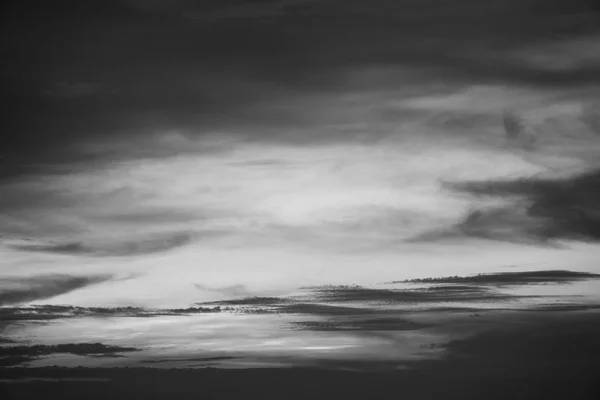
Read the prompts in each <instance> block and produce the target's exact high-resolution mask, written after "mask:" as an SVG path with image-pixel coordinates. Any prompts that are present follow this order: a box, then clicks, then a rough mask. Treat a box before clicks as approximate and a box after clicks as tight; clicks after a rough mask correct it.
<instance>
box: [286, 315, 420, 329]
mask: <svg viewBox="0 0 600 400" xmlns="http://www.w3.org/2000/svg"><path fill="white" fill-rule="evenodd" d="M427 326H428V325H426V324H421V323H417V322H414V321H410V320H406V319H402V318H398V317H391V318H390V317H388V318H381V317H380V318H375V316H374V317H373V318H366V319H357V318H352V319H339V318H330V319H327V320H325V321H299V322H292V323H290V324H289V325H288V328H290V329H301V330H310V331H412V330H419V329H422V328H425V327H427Z"/></svg>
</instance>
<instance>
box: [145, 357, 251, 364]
mask: <svg viewBox="0 0 600 400" xmlns="http://www.w3.org/2000/svg"><path fill="white" fill-rule="evenodd" d="M239 358H241V357H233V356H215V357H198V358H171V359H169V358H161V359H160V360H144V361H142V362H141V363H142V364H164V363H171V362H191V361H194V362H195V361H200V362H204V361H227V360H235V359H239Z"/></svg>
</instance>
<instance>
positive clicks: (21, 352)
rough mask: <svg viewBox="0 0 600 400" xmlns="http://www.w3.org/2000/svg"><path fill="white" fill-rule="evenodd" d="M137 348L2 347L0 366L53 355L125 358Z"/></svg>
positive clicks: (93, 345) (80, 345) (74, 345)
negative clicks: (124, 354) (125, 355)
mask: <svg viewBox="0 0 600 400" xmlns="http://www.w3.org/2000/svg"><path fill="white" fill-rule="evenodd" d="M139 350H140V349H138V348H135V347H122V346H111V345H105V344H102V343H67V344H57V345H43V344H38V345H32V346H0V365H1V366H14V365H19V364H22V363H25V362H29V361H34V360H35V359H37V358H39V357H42V356H47V355H52V354H74V355H79V356H93V357H98V356H102V357H123V356H122V355H121V353H129V352H134V351H139Z"/></svg>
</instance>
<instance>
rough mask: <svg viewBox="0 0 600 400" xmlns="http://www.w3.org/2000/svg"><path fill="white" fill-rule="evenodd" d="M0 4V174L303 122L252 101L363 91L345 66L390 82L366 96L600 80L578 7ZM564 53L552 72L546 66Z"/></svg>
mask: <svg viewBox="0 0 600 400" xmlns="http://www.w3.org/2000/svg"><path fill="white" fill-rule="evenodd" d="M11 3H13V4H12V5H8V6H4V7H5V10H6V12H4V13H3V17H2V18H3V22H2V26H3V34H2V41H1V45H0V46H1V51H2V54H3V59H4V60H5V62H3V66H2V69H3V73H2V87H3V89H2V98H3V100H4V102H3V103H4V104H5V112H6V116H5V118H3V122H2V124H3V127H2V130H3V135H4V136H5V137H4V138H3V146H2V153H3V154H2V156H3V158H4V167H3V171H2V175H3V176H5V177H6V176H11V175H14V174H20V173H22V172H24V171H27V170H31V168H32V165H33V164H35V163H36V162H37V163H40V162H48V161H53V160H54V161H55V159H62V160H64V159H66V157H67V156H68V158H69V159H73V158H77V155H75V154H71V153H69V154H66V153H65V151H66V149H67V148H68V147H69V145H70V144H71V143H74V142H80V141H82V140H86V139H87V138H89V137H95V136H97V135H100V136H102V137H106V136H107V135H112V134H115V133H120V134H121V135H122V134H123V132H129V133H132V132H136V131H138V130H143V129H146V128H147V127H148V126H153V127H156V126H159V125H160V126H168V127H174V126H195V127H197V126H203V127H207V126H208V127H214V126H224V125H226V126H229V127H231V126H238V127H239V126H240V125H242V126H245V127H247V126H282V125H284V126H290V125H294V124H300V125H302V124H306V123H307V121H306V120H305V119H303V118H298V116H297V115H294V113H293V112H291V113H290V112H288V113H287V114H286V112H283V113H282V112H281V110H276V111H273V110H269V109H268V107H261V105H264V104H265V103H270V102H271V103H276V102H277V101H278V99H279V98H281V97H290V96H291V97H294V96H301V95H302V94H303V93H315V92H328V91H329V92H330V91H339V90H347V89H348V87H358V88H360V87H361V85H363V86H364V85H365V83H362V82H352V81H350V82H349V81H348V80H347V79H346V78H345V76H346V75H344V72H345V71H348V70H352V71H356V70H367V69H369V68H385V67H389V68H397V69H401V70H402V71H404V72H405V75H404V79H403V80H400V81H398V80H393V79H392V80H382V81H377V82H376V83H373V82H370V83H367V85H370V86H371V87H372V86H373V85H380V86H382V87H396V86H410V85H415V84H421V85H422V84H423V83H431V82H442V83H443V84H448V85H452V84H453V83H457V82H459V83H466V84H469V83H489V82H492V83H509V84H522V85H526V86H530V85H534V86H542V87H545V86H567V85H568V86H573V85H589V84H596V83H597V82H598V80H600V72H598V71H599V69H598V68H597V66H598V65H597V62H591V61H594V60H591V61H590V60H588V59H587V58H586V57H585V56H582V54H584V55H585V53H589V52H590V49H589V46H588V47H586V42H585V41H586V40H589V39H590V38H594V37H595V35H597V34H598V28H599V27H600V23H599V22H600V21H599V13H598V12H599V9H598V4H597V2H595V1H593V0H571V1H560V0H510V1H502V2H498V1H488V0H456V1H445V0H375V1H368V2H366V1H341V0H320V1H319V0H315V1H311V0H296V1H293V0H283V1H264V0H263V1H241V0H223V1H216V0H215V1H184V0H179V1H177V0H170V1H169V0H163V1H161V0H155V1H142V0H139V1H138V0H119V1H117V0H110V1H95V0H94V1H86V2H80V1H75V0H61V1H55V2H52V3H49V2H44V1H18V2H11ZM580 40H581V41H582V42H581V43H580V42H579V41H580ZM561 43H566V45H564V46H563V47H562V48H561V47H557V46H558V45H560V44H561ZM573 43H575V44H573ZM588 45H589V43H588ZM538 53H539V54H538ZM534 56H535V57H538V56H539V57H538V58H535V57H534ZM530 57H534V58H531V59H530ZM540 57H541V58H540ZM544 57H545V58H544ZM553 57H554V58H553ZM565 57H566V58H568V59H571V60H572V61H573V60H574V61H573V62H572V63H571V64H569V65H568V67H567V68H564V67H561V66H559V67H556V68H554V67H553V66H552V63H554V62H558V63H559V64H560V62H561V60H562V61H564V58H565ZM536 60H541V61H536ZM595 61H597V60H595ZM560 65H562V64H560ZM407 74H408V76H409V77H410V79H408V80H407V79H406V76H407ZM256 135H258V137H254V139H260V138H261V137H262V136H261V135H265V133H264V131H263V133H258V134H256ZM267 137H268V138H271V137H270V136H267ZM79 157H83V156H81V155H79ZM84 158H85V157H84Z"/></svg>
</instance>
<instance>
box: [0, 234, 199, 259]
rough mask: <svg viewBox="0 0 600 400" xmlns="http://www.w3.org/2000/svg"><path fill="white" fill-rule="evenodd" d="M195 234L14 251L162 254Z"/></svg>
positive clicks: (24, 247)
mask: <svg viewBox="0 0 600 400" xmlns="http://www.w3.org/2000/svg"><path fill="white" fill-rule="evenodd" d="M194 237H195V235H194V234H192V233H190V232H175V233H161V234H155V235H152V236H149V237H146V238H144V239H141V240H137V241H131V240H130V241H128V240H120V241H119V242H113V243H111V242H108V243H106V242H104V243H99V244H90V245H86V244H84V243H80V242H75V243H64V244H19V245H12V246H10V247H12V248H13V249H17V250H20V251H30V252H45V253H56V254H67V255H88V256H96V257H117V256H136V255H145V254H152V253H160V252H165V251H169V250H173V249H176V248H178V247H182V246H185V245H187V244H189V243H191V242H192V240H193V238H194Z"/></svg>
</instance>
